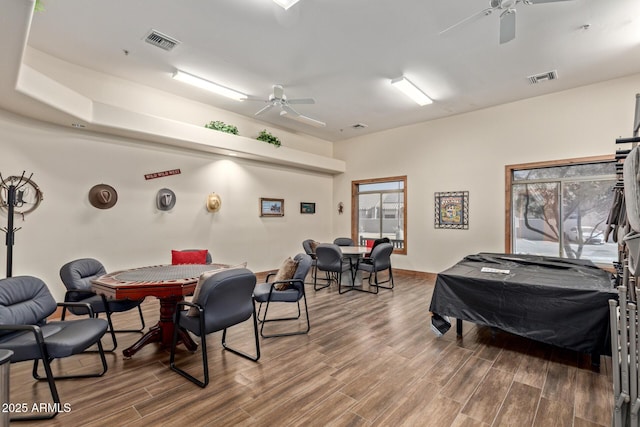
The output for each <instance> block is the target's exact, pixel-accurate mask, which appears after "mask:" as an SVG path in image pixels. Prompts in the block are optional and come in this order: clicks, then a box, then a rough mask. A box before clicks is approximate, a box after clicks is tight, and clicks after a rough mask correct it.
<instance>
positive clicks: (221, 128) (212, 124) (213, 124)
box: [204, 120, 238, 135]
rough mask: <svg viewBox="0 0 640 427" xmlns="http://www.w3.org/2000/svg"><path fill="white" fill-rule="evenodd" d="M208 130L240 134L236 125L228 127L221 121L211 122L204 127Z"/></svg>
mask: <svg viewBox="0 0 640 427" xmlns="http://www.w3.org/2000/svg"><path fill="white" fill-rule="evenodd" d="M204 127H206V128H207V129H213V130H219V131H220V132H226V133H231V134H233V135H237V134H238V128H237V127H235V126H234V125H228V124H226V123H225V122H221V121H219V120H216V121H213V122H209V123H207V124H206V125H204Z"/></svg>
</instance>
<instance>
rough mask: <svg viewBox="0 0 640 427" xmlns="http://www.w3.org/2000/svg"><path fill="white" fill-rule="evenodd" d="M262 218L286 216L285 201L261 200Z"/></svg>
mask: <svg viewBox="0 0 640 427" xmlns="http://www.w3.org/2000/svg"><path fill="white" fill-rule="evenodd" d="M260 216H284V199H267V198H264V197H261V198H260Z"/></svg>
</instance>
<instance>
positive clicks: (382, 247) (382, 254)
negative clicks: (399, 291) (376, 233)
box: [355, 242, 394, 294]
mask: <svg viewBox="0 0 640 427" xmlns="http://www.w3.org/2000/svg"><path fill="white" fill-rule="evenodd" d="M392 253H393V244H391V243H384V242H383V243H379V244H378V245H376V246H375V247H374V248H373V249H372V250H371V254H370V256H368V257H363V258H360V259H359V260H358V263H357V264H356V268H355V271H356V272H358V271H366V272H368V273H369V277H368V278H367V281H368V283H369V285H370V286H372V287H373V288H374V289H375V291H374V292H373V293H376V294H377V293H378V288H385V289H393V287H394V283H393V272H392V270H391V254H392ZM385 270H388V271H389V273H388V278H387V280H384V281H380V280H379V278H378V273H379V272H382V271H385ZM372 277H373V279H374V281H373V283H372V282H371V278H372ZM362 280H363V281H364V278H363V279H362ZM383 283H390V286H383V285H382V284H383Z"/></svg>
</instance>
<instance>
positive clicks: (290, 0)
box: [273, 0, 299, 10]
mask: <svg viewBox="0 0 640 427" xmlns="http://www.w3.org/2000/svg"><path fill="white" fill-rule="evenodd" d="M298 1H299V0H273V2H274V3H275V4H277V5H278V6H280V7H281V8H283V9H284V10H287V9H289V8H290V7H291V6H293V5H294V4H296V3H298Z"/></svg>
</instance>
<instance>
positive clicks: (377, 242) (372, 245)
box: [364, 237, 391, 257]
mask: <svg viewBox="0 0 640 427" xmlns="http://www.w3.org/2000/svg"><path fill="white" fill-rule="evenodd" d="M380 243H391V240H390V239H389V238H388V237H381V238H379V239H375V240H374V241H373V243H372V244H371V248H369V251H368V252H367V253H366V254H365V255H364V256H365V257H370V256H371V251H373V248H375V247H376V246H378V245H379V244H380Z"/></svg>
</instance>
